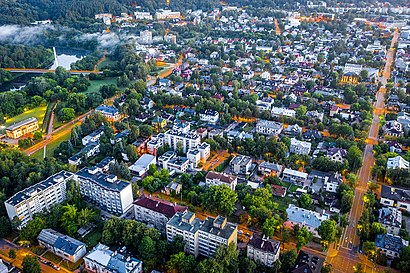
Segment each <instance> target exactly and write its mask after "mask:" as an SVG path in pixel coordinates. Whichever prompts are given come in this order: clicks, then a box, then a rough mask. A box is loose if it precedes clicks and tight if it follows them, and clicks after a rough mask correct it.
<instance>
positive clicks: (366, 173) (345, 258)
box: [327, 30, 399, 273]
mask: <svg viewBox="0 0 410 273" xmlns="http://www.w3.org/2000/svg"><path fill="white" fill-rule="evenodd" d="M398 37H399V32H398V30H396V31H395V32H394V34H393V39H392V42H391V47H390V48H389V50H388V52H387V56H386V65H385V67H384V71H383V75H382V77H381V79H380V82H381V83H382V87H380V89H379V90H378V92H377V93H376V102H375V104H374V111H373V120H372V124H371V126H370V130H369V134H368V137H367V140H366V143H367V145H366V147H365V149H364V152H363V166H362V167H361V168H360V170H359V173H358V176H359V182H358V185H357V187H356V189H355V195H354V199H353V204H352V209H351V211H350V215H349V225H348V226H347V227H346V229H345V230H344V233H343V235H342V238H341V239H340V242H339V249H338V250H337V249H335V248H334V245H333V246H332V247H331V249H330V250H329V255H328V257H327V261H328V262H329V263H331V264H332V265H333V269H334V272H336V273H339V272H340V273H344V272H353V266H355V265H356V264H358V263H362V264H364V265H365V267H366V272H367V271H370V272H372V271H373V266H374V265H373V264H372V263H371V262H370V261H369V260H368V259H367V258H366V257H365V256H364V255H361V254H359V253H358V251H359V246H360V238H359V235H358V231H357V222H358V221H359V219H360V216H361V215H362V213H363V208H364V203H363V196H364V194H365V193H366V191H367V183H368V181H369V180H370V179H371V168H372V166H373V165H374V161H375V159H374V156H373V145H374V144H377V137H378V134H379V124H380V120H379V115H380V114H382V113H383V112H384V95H385V93H386V84H387V80H388V79H389V78H390V72H391V65H392V63H393V60H394V49H393V47H394V45H395V44H396V42H397V40H398Z"/></svg>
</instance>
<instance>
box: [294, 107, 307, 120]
mask: <svg viewBox="0 0 410 273" xmlns="http://www.w3.org/2000/svg"><path fill="white" fill-rule="evenodd" d="M295 112H296V117H297V118H303V117H305V115H306V112H307V107H306V106H304V105H301V106H299V107H298V108H296V110H295Z"/></svg>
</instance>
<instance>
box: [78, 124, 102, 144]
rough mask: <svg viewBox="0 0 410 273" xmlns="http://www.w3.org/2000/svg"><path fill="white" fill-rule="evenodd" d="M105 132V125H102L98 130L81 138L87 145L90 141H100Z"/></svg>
mask: <svg viewBox="0 0 410 273" xmlns="http://www.w3.org/2000/svg"><path fill="white" fill-rule="evenodd" d="M103 134H104V126H101V127H100V128H98V129H97V130H95V131H93V132H92V133H90V134H89V135H86V136H85V137H83V138H82V139H81V142H82V143H83V145H84V146H86V145H87V144H89V143H90V142H98V141H99V140H100V138H101V136H102V135H103Z"/></svg>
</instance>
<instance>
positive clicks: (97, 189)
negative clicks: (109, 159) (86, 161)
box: [76, 167, 133, 215]
mask: <svg viewBox="0 0 410 273" xmlns="http://www.w3.org/2000/svg"><path fill="white" fill-rule="evenodd" d="M76 176H77V178H76V180H77V181H78V182H79V184H80V191H81V194H82V195H83V196H85V197H86V198H87V199H89V200H90V201H91V202H92V203H95V204H96V205H98V206H99V207H100V208H101V209H103V210H105V211H108V212H109V213H112V214H116V215H121V214H123V213H125V212H126V211H127V210H128V209H129V208H130V207H131V206H132V202H133V197H132V188H131V184H130V183H128V182H125V181H123V180H119V179H118V178H117V176H115V175H108V174H105V173H102V172H101V171H99V170H98V168H96V167H91V168H83V169H81V170H80V171H78V172H77V173H76Z"/></svg>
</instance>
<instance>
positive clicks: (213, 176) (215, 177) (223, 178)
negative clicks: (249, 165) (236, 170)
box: [205, 171, 238, 191]
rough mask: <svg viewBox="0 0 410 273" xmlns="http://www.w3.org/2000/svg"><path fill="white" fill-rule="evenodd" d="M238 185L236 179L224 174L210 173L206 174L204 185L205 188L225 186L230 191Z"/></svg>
mask: <svg viewBox="0 0 410 273" xmlns="http://www.w3.org/2000/svg"><path fill="white" fill-rule="evenodd" d="M237 183H238V177H236V176H234V175H229V174H225V173H218V172H213V171H210V172H209V173H207V174H206V177H205V184H206V185H207V186H218V185H227V186H228V187H229V188H230V189H231V190H233V191H234V190H235V188H236V185H237Z"/></svg>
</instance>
